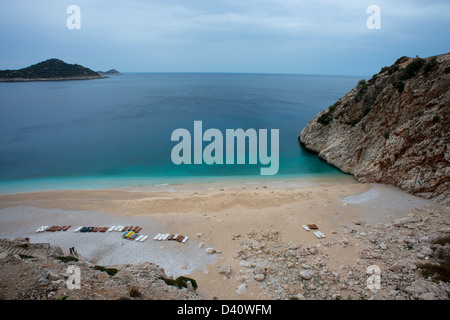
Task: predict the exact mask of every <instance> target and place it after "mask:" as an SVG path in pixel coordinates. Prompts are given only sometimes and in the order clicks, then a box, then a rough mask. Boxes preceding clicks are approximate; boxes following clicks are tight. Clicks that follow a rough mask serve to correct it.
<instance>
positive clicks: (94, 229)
mask: <svg viewBox="0 0 450 320" xmlns="http://www.w3.org/2000/svg"><path fill="white" fill-rule="evenodd" d="M106 230H108V227H78V228H76V229H75V232H106Z"/></svg>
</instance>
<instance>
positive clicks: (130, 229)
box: [125, 226, 133, 231]
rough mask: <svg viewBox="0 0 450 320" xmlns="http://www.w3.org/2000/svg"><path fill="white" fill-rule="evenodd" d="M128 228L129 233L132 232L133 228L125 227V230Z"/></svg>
mask: <svg viewBox="0 0 450 320" xmlns="http://www.w3.org/2000/svg"><path fill="white" fill-rule="evenodd" d="M126 228H128V231H132V230H133V226H127V227H125V229H126Z"/></svg>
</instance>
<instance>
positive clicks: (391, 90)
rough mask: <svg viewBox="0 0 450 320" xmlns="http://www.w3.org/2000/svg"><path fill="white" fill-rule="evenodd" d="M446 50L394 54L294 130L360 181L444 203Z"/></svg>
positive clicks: (448, 153) (449, 176)
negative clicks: (415, 55) (420, 54)
mask: <svg viewBox="0 0 450 320" xmlns="http://www.w3.org/2000/svg"><path fill="white" fill-rule="evenodd" d="M449 88H450V53H447V54H444V55H439V56H436V57H429V58H426V59H421V58H407V57H402V58H400V59H398V60H397V61H396V62H395V63H394V64H393V65H392V66H390V67H384V68H382V69H381V71H380V72H379V73H378V74H376V75H374V76H373V78H372V79H370V80H369V81H364V80H361V81H360V82H359V83H358V85H357V86H356V87H355V88H354V89H352V90H351V91H350V92H348V93H347V94H346V95H345V96H344V97H342V98H341V99H340V100H339V101H337V102H336V103H335V104H334V105H332V106H330V108H329V109H328V110H326V111H322V112H321V113H319V114H318V115H317V116H316V117H315V118H314V119H313V120H311V121H310V122H309V123H308V125H307V126H306V127H305V128H304V129H303V130H302V132H301V133H300V135H299V137H298V138H299V141H300V143H301V144H302V145H303V146H304V147H305V148H307V149H308V150H311V151H313V152H316V153H318V155H319V157H320V158H322V159H324V160H325V161H327V162H328V163H330V164H332V165H334V166H336V167H337V168H339V169H341V170H342V171H343V172H346V173H350V174H352V175H354V176H355V177H356V178H357V179H358V180H359V181H363V182H379V183H387V184H393V185H396V186H398V187H400V188H402V189H404V190H407V191H408V192H410V193H413V194H416V195H418V196H422V197H425V198H430V199H434V200H437V201H439V202H441V203H444V204H446V205H450V196H449V195H450V140H449V136H450V124H449V122H450V118H449V114H450V91H449Z"/></svg>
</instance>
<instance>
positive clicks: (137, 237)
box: [122, 231, 148, 242]
mask: <svg viewBox="0 0 450 320" xmlns="http://www.w3.org/2000/svg"><path fill="white" fill-rule="evenodd" d="M122 236H123V237H124V238H125V239H128V240H135V241H140V242H143V241H145V240H147V238H148V236H147V235H143V234H141V235H140V234H138V233H136V232H134V231H125V233H124V234H123V235H122Z"/></svg>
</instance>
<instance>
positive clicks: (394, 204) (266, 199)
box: [0, 177, 448, 299]
mask: <svg viewBox="0 0 450 320" xmlns="http://www.w3.org/2000/svg"><path fill="white" fill-rule="evenodd" d="M169 189H170V190H169ZM169 189H168V187H167V188H166V189H164V190H162V189H153V190H148V189H142V188H141V189H139V188H133V189H131V188H128V189H111V190H79V191H74V190H70V191H46V192H32V193H21V194H6V195H0V238H9V239H14V238H17V237H28V238H30V240H31V242H48V243H50V244H52V245H58V246H60V247H61V248H62V249H63V250H64V252H65V253H68V251H69V248H70V247H75V249H76V250H77V251H78V252H79V253H80V254H81V255H83V256H84V257H86V258H87V259H89V260H91V261H93V262H94V263H96V264H99V265H114V264H123V263H138V262H141V261H151V262H154V263H156V264H158V265H160V266H162V267H163V268H164V269H165V271H166V273H167V274H168V275H169V276H178V275H187V276H189V277H192V278H194V279H196V281H197V283H198V290H197V293H198V294H199V295H200V296H201V297H203V298H205V299H213V298H218V299H272V298H273V297H272V296H271V295H270V293H269V290H267V284H266V283H260V282H258V281H248V282H247V284H246V290H245V291H244V292H239V293H237V292H236V291H237V290H236V289H237V287H238V286H239V284H240V282H242V277H245V272H244V271H245V270H243V269H245V267H243V265H242V263H241V259H237V256H236V255H237V252H239V251H240V250H241V249H242V246H243V245H244V244H243V239H244V238H245V237H246V236H249V237H250V235H252V234H257V233H264V232H265V231H267V230H271V231H274V230H275V232H276V234H277V241H278V242H277V245H280V246H281V245H284V246H291V245H293V244H295V245H297V246H302V247H304V248H311V247H317V248H318V247H320V248H321V250H322V249H323V250H326V255H325V259H326V263H327V265H328V267H329V268H331V269H334V270H336V272H340V267H341V266H342V265H344V266H350V265H355V264H356V262H355V261H357V260H358V257H359V254H360V252H361V250H364V246H365V244H363V243H362V242H361V243H359V242H358V241H353V242H352V245H351V246H348V247H346V248H344V247H342V246H339V245H338V246H336V245H332V244H335V243H337V242H338V241H339V240H340V239H341V238H342V234H341V233H340V231H339V230H340V228H341V227H342V226H344V225H346V224H349V223H350V224H351V223H353V222H354V221H363V223H364V224H368V225H369V224H370V225H376V224H380V223H387V222H392V221H394V220H395V219H399V218H401V217H405V216H406V215H408V214H409V213H410V212H411V210H415V209H417V208H422V209H423V208H427V209H428V210H434V211H437V212H441V213H443V214H447V215H448V208H445V207H442V206H440V205H439V204H437V203H435V202H432V201H428V200H424V199H421V198H418V197H415V196H412V195H409V194H407V193H405V192H404V191H401V190H399V189H398V188H395V187H392V186H386V185H379V184H363V183H358V182H356V181H355V180H354V179H353V178H346V177H344V178H341V179H337V180H336V179H329V180H320V181H315V182H314V181H310V182H308V183H305V182H302V183H299V184H292V182H284V183H272V184H271V183H268V182H261V183H259V184H258V183H251V184H241V185H238V184H236V183H234V184H229V185H220V184H216V185H185V186H182V187H170V188H169ZM305 224H316V225H317V226H318V227H319V229H320V231H321V232H322V233H323V234H325V235H326V237H325V238H321V239H319V238H317V237H316V236H314V234H313V233H312V231H306V230H304V229H303V228H302V225H305ZM42 225H61V226H62V225H71V226H72V227H71V228H70V229H69V230H68V231H66V232H62V231H61V232H43V233H36V232H35V230H36V229H37V228H38V227H39V226H42ZM114 225H133V226H136V225H139V226H141V227H142V228H143V229H142V231H141V233H140V234H146V235H149V239H148V240H147V241H145V242H136V241H130V240H125V239H123V238H122V237H121V233H119V232H105V233H75V232H74V230H75V229H76V228H77V227H78V226H108V227H109V226H114ZM158 233H172V234H177V233H178V234H182V235H185V236H189V239H188V241H187V242H186V243H179V242H176V241H155V240H153V237H154V236H155V235H156V234H158ZM205 248H214V249H215V250H216V252H215V253H213V254H208V253H206V252H205ZM219 266H229V267H230V270H231V274H228V275H226V276H224V274H223V273H219V272H218V267H219ZM341 269H342V267H341Z"/></svg>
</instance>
